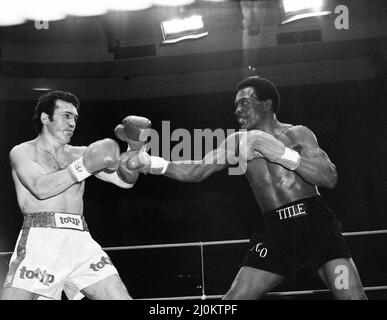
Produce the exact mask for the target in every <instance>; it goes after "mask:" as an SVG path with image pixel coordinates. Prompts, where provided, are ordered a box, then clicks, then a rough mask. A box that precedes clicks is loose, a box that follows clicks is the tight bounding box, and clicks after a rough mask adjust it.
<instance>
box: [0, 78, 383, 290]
mask: <svg viewBox="0 0 387 320" xmlns="http://www.w3.org/2000/svg"><path fill="white" fill-rule="evenodd" d="M385 83H386V82H385V79H380V80H378V81H361V82H348V83H332V84H324V85H308V86H299V87H280V88H279V90H280V93H281V96H282V106H281V111H280V114H279V119H280V120H281V121H283V122H289V123H293V124H299V123H302V124H304V125H306V126H308V127H309V128H311V129H312V130H313V131H314V133H315V134H316V136H317V138H318V140H319V144H320V146H321V147H322V148H323V149H324V150H325V151H326V152H327V153H328V155H329V156H330V158H331V160H332V162H334V163H335V165H336V166H337V170H338V174H339V182H338V184H337V186H336V187H335V189H333V190H328V189H323V188H322V189H320V192H321V193H322V195H323V196H324V197H325V198H326V199H327V200H328V202H329V203H330V206H331V208H332V209H333V210H334V211H335V212H336V215H337V217H338V218H339V220H340V221H341V222H342V225H343V231H360V230H375V229H385V228H386V226H387V216H386V214H387V212H386V211H385V208H386V205H387V203H386V201H387V200H386V197H385V190H386V180H387V170H386V166H385V159H386V156H387V155H386V148H385V146H386V144H385V142H386V141H385V137H386V121H385V119H386V116H387V114H386V113H387V111H386V108H385V106H386V104H387V101H386V97H385V95H384V92H383V90H382V89H383V88H385ZM233 99H234V92H224V93H220V94H208V95H196V96H187V97H172V98H163V99H149V100H139V101H127V102H126V101H121V102H113V101H103V102H98V103H95V102H92V103H91V102H87V101H83V102H82V103H81V111H80V120H79V123H78V127H77V132H76V134H75V135H74V138H73V144H74V145H88V144H90V143H91V142H93V141H95V140H98V139H102V138H104V137H111V138H114V134H113V128H114V127H115V125H116V124H117V123H119V122H120V121H121V119H122V118H123V117H125V116H126V115H128V114H137V115H142V116H145V117H148V118H149V119H152V123H153V128H155V129H156V130H158V131H159V132H161V121H163V120H164V121H166V120H169V121H170V122H171V132H172V131H173V130H174V129H177V128H186V129H188V130H189V131H190V132H191V133H192V134H193V129H194V128H200V129H205V128H210V129H212V130H215V129H217V128H223V129H230V128H235V129H236V123H235V120H234V115H233V104H232V102H233ZM34 104H35V102H34V101H23V102H18V103H15V102H11V101H2V102H1V108H0V110H1V117H0V119H1V120H0V121H1V125H0V127H1V130H2V135H1V136H2V137H3V138H2V139H1V149H2V152H1V154H0V156H1V162H2V163H3V166H2V174H1V176H2V183H1V184H0V197H1V198H0V199H1V206H0V207H1V208H2V209H1V215H2V224H1V231H0V232H1V235H2V241H1V248H0V250H1V251H12V250H13V246H14V243H15V240H16V238H17V234H18V232H19V228H20V226H21V223H22V215H21V213H20V211H19V209H18V206H17V202H16V197H15V192H14V187H13V183H12V180H11V174H10V172H11V170H10V166H9V159H8V152H9V150H10V149H11V148H12V146H14V145H16V144H18V143H20V142H22V141H25V140H28V139H32V138H34V133H33V131H32V128H31V125H30V118H31V117H30V116H31V109H32V107H33V106H34ZM155 104H160V105H161V107H159V108H154V107H153V106H154V105H155ZM182 106H184V108H183V107H182ZM209 106H211V107H209ZM121 146H122V150H124V147H125V146H124V145H122V144H121ZM172 147H173V144H172ZM84 200H85V216H86V218H87V221H88V224H89V227H90V230H91V233H92V235H93V237H94V238H95V239H96V240H97V241H98V242H99V243H100V244H101V245H102V246H104V247H109V246H123V245H131V244H157V243H175V242H191V241H212V240H228V239H246V238H248V237H249V235H250V233H252V232H254V231H262V230H263V225H262V219H261V216H260V210H259V208H258V206H257V204H256V202H255V200H254V198H253V195H252V192H251V191H250V189H249V186H248V183H247V180H246V179H245V177H244V176H229V175H228V174H227V170H224V171H223V172H219V173H217V174H214V175H213V176H211V177H210V178H208V179H207V180H205V181H203V182H201V183H198V184H190V183H182V182H177V181H173V180H170V179H167V178H165V177H163V176H151V175H146V176H140V178H139V180H138V181H137V183H136V185H135V187H134V188H133V189H131V190H123V189H119V188H117V187H115V186H114V185H110V184H106V183H103V182H101V181H98V180H97V179H95V178H89V179H88V180H87V182H86V192H85V197H84ZM381 239H384V238H383V236H374V237H371V238H370V239H367V240H364V241H363V240H362V239H361V240H358V245H357V246H353V248H352V250H353V251H355V252H356V251H360V253H361V254H362V255H363V256H364V254H365V253H368V255H367V256H366V257H362V258H363V259H365V260H367V261H368V262H369V261H370V257H373V258H372V259H377V261H379V262H380V263H383V261H385V259H384V258H383V256H380V255H382V254H383V251H385V250H384V249H383V246H382V247H381V248H380V247H379V249H381V250H380V252H376V253H375V252H374V251H375V250H376V251H377V249H378V247H376V248H374V249H373V251H370V250H369V249H368V248H369V246H371V247H372V246H375V245H377V244H378V242H379V241H380V240H381ZM369 242H371V244H370V243H369ZM353 243H354V242H353V241H352V242H350V244H353ZM355 243H356V242H355ZM360 247H363V249H360ZM236 248H239V250H236ZM245 249H246V246H245V245H243V244H241V245H238V246H236V247H235V246H225V248H218V249H214V248H213V247H209V248H208V249H205V250H206V254H207V253H208V259H209V261H208V262H206V263H208V270H207V271H208V272H209V274H211V272H212V277H210V276H208V279H210V280H209V281H208V288H209V289H208V293H207V294H220V293H222V292H224V291H225V290H226V289H227V287H228V285H229V284H230V283H231V280H232V278H231V277H233V276H234V274H235V272H236V271H237V267H238V264H239V263H240V259H242V257H243V255H244V252H245ZM362 250H365V251H364V252H363V251H362ZM234 251H235V252H234ZM371 252H372V253H373V254H372V255H371ZM375 254H376V255H375ZM111 257H112V259H113V261H115V263H116V265H117V267H118V269H119V270H122V271H123V272H122V277H123V278H124V279H125V280H126V282H127V283H128V286H129V288H131V293H132V294H133V295H134V296H140V297H147V296H148V297H152V296H159V295H160V296H163V295H165V296H173V295H177V296H181V295H187V294H188V295H200V294H201V293H200V292H201V291H200V290H201V287H200V286H201V284H200V283H201V275H200V250H199V248H185V249H157V250H146V251H145V252H139V251H135V254H134V255H133V252H122V253H118V252H112V253H111ZM206 257H207V256H206ZM214 257H217V259H215V261H213V263H215V266H216V265H217V264H219V266H220V268H219V269H217V268H215V270H213V271H211V268H214V265H213V264H212V267H211V263H210V261H211V260H214ZM226 257H228V258H226ZM227 259H231V261H229V260H227ZM3 260H5V259H4V258H3ZM171 262H172V266H169V267H168V266H166V265H171ZM216 263H217V264H216ZM165 264H166V265H165ZM4 266H5V263H4V264H3V268H4ZM375 266H377V264H374V267H375ZM363 268H365V267H363ZM368 268H369V267H367V269H368ZM128 269H129V270H131V271H132V272H129V273H127V272H126V270H128ZM166 270H169V271H168V272H167V271H166ZM220 270H221V271H220ZM138 272H141V276H140V277H139V274H138ZM222 274H223V276H222V278H223V279H224V278H226V279H227V278H229V281H225V280H223V281H222V282H216V281H215V283H213V285H212V286H211V279H214V277H215V278H217V277H219V276H220V275H222ZM372 274H373V273H369V272H367V273H366V275H365V277H366V278H367V277H370V276H371V279H370V281H371V280H373V281H374V282H379V281H381V279H380V278H377V279H376V280H375V279H372ZM154 278H156V279H157V281H155V280H150V279H154ZM304 278H305V277H302V279H304ZM162 279H165V280H164V282H166V283H169V284H170V283H171V282H170V281H171V279H175V280H176V281H178V283H180V284H179V285H177V286H174V285H170V286H169V287H168V289H165V287H164V285H163V280H162ZM136 281H137V283H136ZM144 281H145V283H149V287H147V286H146V285H144ZM148 281H149V282H148ZM315 281H316V280H315ZM133 282H134V283H133ZM154 282H156V283H158V284H157V285H155V284H154ZM216 283H217V284H218V285H216ZM310 283H313V282H310ZM310 283H309V285H310ZM298 285H299V286H300V282H299V283H298ZM374 285H375V283H374ZM158 286H160V292H158V291H157V287H158ZM291 287H292V288H294V285H293V286H291ZM301 287H302V285H301ZM211 288H212V289H211ZM285 288H286V286H285ZM189 292H190V293H189Z"/></svg>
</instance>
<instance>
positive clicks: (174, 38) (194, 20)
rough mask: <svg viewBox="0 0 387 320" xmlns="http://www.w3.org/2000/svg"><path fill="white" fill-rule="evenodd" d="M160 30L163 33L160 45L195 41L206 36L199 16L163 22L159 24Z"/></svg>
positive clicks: (206, 32)
mask: <svg viewBox="0 0 387 320" xmlns="http://www.w3.org/2000/svg"><path fill="white" fill-rule="evenodd" d="M161 30H162V32H163V42H162V43H175V42H178V41H182V40H185V39H197V38H201V37H204V36H206V35H207V34H208V31H207V30H206V28H205V27H204V23H203V18H202V16H200V15H194V16H191V17H187V18H182V19H172V20H168V21H163V22H162V23H161Z"/></svg>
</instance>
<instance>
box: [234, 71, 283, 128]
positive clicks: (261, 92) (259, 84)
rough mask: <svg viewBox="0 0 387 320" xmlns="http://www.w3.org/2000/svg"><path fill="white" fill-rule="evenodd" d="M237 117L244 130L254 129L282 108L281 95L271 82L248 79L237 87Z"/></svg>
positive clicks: (253, 78) (256, 77) (256, 78)
mask: <svg viewBox="0 0 387 320" xmlns="http://www.w3.org/2000/svg"><path fill="white" fill-rule="evenodd" d="M237 90H238V92H237V95H236V98H235V115H236V117H237V120H238V122H239V125H240V126H241V128H242V129H247V130H249V129H254V128H256V126H257V125H259V123H261V122H262V121H265V119H266V118H267V116H268V115H269V114H270V113H271V112H272V113H274V114H276V113H277V112H278V110H279V106H280V95H279V93H278V90H277V88H276V87H275V86H274V84H272V83H271V82H270V81H269V80H266V79H263V78H260V77H258V76H253V77H248V78H246V79H244V80H242V81H241V82H240V83H238V85H237Z"/></svg>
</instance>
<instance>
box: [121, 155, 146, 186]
mask: <svg viewBox="0 0 387 320" xmlns="http://www.w3.org/2000/svg"><path fill="white" fill-rule="evenodd" d="M135 153H136V152H135V151H127V152H124V153H122V154H121V155H120V166H119V167H118V170H117V175H118V176H119V177H120V179H121V180H122V181H124V182H125V183H128V184H134V183H135V182H136V181H137V178H138V176H139V174H140V173H139V172H138V170H130V169H129V168H128V166H127V162H128V160H129V159H130V158H132V157H133V156H134V155H135Z"/></svg>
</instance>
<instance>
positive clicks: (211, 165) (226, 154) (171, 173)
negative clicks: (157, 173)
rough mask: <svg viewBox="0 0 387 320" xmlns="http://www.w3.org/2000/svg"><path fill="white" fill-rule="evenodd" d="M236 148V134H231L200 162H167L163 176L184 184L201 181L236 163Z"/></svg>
mask: <svg viewBox="0 0 387 320" xmlns="http://www.w3.org/2000/svg"><path fill="white" fill-rule="evenodd" d="M236 146H237V139H236V134H232V135H230V136H228V137H227V138H226V139H225V140H224V141H223V142H222V143H221V145H220V146H219V148H217V149H215V150H212V151H210V152H208V153H207V154H206V155H205V157H204V158H203V159H202V160H198V161H189V162H188V161H179V162H177V161H175V162H169V163H168V167H167V170H166V171H165V173H164V175H165V176H167V177H168V178H171V179H175V180H179V181H185V182H200V181H203V180H204V179H206V178H207V177H209V176H210V175H212V174H213V173H215V172H218V171H220V170H223V169H224V168H226V167H228V166H229V165H233V164H236V163H238V158H237V156H236V152H235V150H236Z"/></svg>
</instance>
